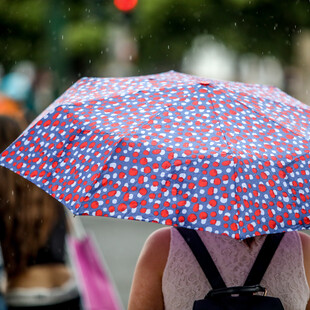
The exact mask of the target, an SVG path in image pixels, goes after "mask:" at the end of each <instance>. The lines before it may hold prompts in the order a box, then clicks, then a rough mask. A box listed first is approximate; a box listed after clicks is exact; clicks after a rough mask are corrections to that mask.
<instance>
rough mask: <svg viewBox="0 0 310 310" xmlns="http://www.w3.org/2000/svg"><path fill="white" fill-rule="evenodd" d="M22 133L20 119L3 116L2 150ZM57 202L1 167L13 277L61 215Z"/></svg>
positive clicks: (2, 212) (1, 222)
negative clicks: (59, 214)
mask: <svg viewBox="0 0 310 310" xmlns="http://www.w3.org/2000/svg"><path fill="white" fill-rule="evenodd" d="M20 133H21V127H20V125H19V123H18V122H17V121H15V120H14V119H12V118H9V117H6V116H0V153H1V152H2V151H3V150H4V149H5V148H6V147H7V146H9V145H10V144H11V143H12V142H13V141H14V140H15V139H16V138H17V137H18V136H19V134H20ZM55 205H60V203H58V202H57V201H56V200H55V199H54V198H52V197H51V196H49V195H48V194H46V193H45V192H44V191H43V190H41V189H39V188H38V187H37V186H35V185H34V184H33V183H31V182H29V181H27V180H26V179H24V178H22V177H21V176H19V175H17V174H15V173H14V172H12V171H10V170H8V169H6V168H4V167H2V166H0V241H1V247H2V253H3V259H4V265H5V269H6V273H7V275H8V278H9V279H10V278H13V277H14V276H18V275H19V274H21V273H22V272H23V271H25V270H26V269H27V266H28V264H29V262H30V261H32V260H33V259H35V257H36V255H37V252H38V250H39V248H40V247H42V246H43V245H44V243H45V242H46V241H47V238H48V236H49V233H50V231H51V228H52V225H53V224H54V222H55V220H56V218H57V217H56V215H57V208H55ZM56 207H57V206H56ZM61 207H62V205H60V206H59V208H61ZM59 208H58V209H59Z"/></svg>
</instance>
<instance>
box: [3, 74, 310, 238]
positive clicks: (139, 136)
mask: <svg viewBox="0 0 310 310" xmlns="http://www.w3.org/2000/svg"><path fill="white" fill-rule="evenodd" d="M309 124H310V107H308V106H306V105H305V104H303V103H301V102H299V101H298V100H296V99H294V98H292V97H290V96H289V95H287V94H286V93H284V92H282V91H281V90H279V89H277V88H275V87H270V86H264V85H257V84H245V83H238V82H229V81H217V80H209V79H205V78H200V77H195V76H191V75H187V74H182V73H177V72H174V71H169V72H166V73H161V74H154V75H146V76H138V77H128V78H83V79H81V80H79V81H77V82H76V83H75V84H74V85H73V86H72V87H70V88H69V89H68V90H67V91H66V92H65V93H64V94H63V95H62V96H61V97H59V98H58V99H57V100H56V101H55V102H54V103H53V104H52V105H51V106H50V107H49V108H48V109H47V110H46V111H44V112H43V113H42V114H41V115H40V116H39V117H38V118H37V119H36V120H35V122H33V123H32V124H31V126H30V127H29V128H28V129H27V130H26V131H25V132H24V133H23V135H22V136H21V137H19V138H18V139H17V140H16V141H15V142H14V143H13V144H12V145H11V146H10V147H9V148H8V149H7V150H5V151H4V152H3V153H2V156H1V159H0V164H1V165H3V166H5V167H7V168H9V169H11V170H13V171H15V172H16V173H18V174H20V175H22V176H23V177H25V178H27V179H28V180H30V181H32V182H33V183H35V184H36V185H38V186H39V187H41V188H42V189H43V190H45V191H46V192H48V193H49V194H50V195H52V196H53V197H55V198H56V199H58V200H59V201H60V202H62V203H63V204H65V205H66V206H67V207H68V208H69V209H70V210H71V211H72V212H73V213H74V214H77V215H96V216H111V217H115V218H122V219H132V220H142V221H147V222H157V223H161V224H165V225H174V226H182V227H187V228H192V229H198V230H206V231H211V232H214V233H219V234H226V235H229V236H231V237H234V238H236V239H243V238H246V237H251V236H255V235H260V234H266V233H274V232H280V231H289V230H300V229H306V228H308V227H309V226H310V199H309V194H310V193H309V190H310V183H309V174H310V149H309V147H310V143H309V137H310V134H309Z"/></svg>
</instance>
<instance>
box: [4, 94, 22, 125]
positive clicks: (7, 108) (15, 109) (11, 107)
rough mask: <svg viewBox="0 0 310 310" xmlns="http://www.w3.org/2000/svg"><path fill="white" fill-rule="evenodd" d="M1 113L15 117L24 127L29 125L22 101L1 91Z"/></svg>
mask: <svg viewBox="0 0 310 310" xmlns="http://www.w3.org/2000/svg"><path fill="white" fill-rule="evenodd" d="M0 115H7V116H9V117H11V118H14V119H15V120H16V121H17V122H18V123H19V124H20V126H21V127H22V129H24V128H25V127H26V125H27V122H26V118H25V111H24V110H23V107H22V106H21V104H20V103H18V102H17V101H15V100H13V99H12V98H10V97H8V96H6V95H5V94H3V93H1V92H0Z"/></svg>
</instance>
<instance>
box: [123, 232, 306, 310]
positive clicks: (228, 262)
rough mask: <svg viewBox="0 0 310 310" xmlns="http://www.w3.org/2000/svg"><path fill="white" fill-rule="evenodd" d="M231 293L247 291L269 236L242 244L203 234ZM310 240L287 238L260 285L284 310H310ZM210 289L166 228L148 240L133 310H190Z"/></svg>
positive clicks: (132, 297) (137, 274) (186, 249)
mask: <svg viewBox="0 0 310 310" xmlns="http://www.w3.org/2000/svg"><path fill="white" fill-rule="evenodd" d="M198 235H199V237H200V238H201V239H202V241H203V243H204V245H205V246H206V248H207V249H208V251H209V253H210V255H211V257H212V259H213V261H214V263H215V265H216V267H217V268H218V270H219V272H220V274H221V276H222V278H223V280H224V282H225V283H226V285H227V287H231V286H242V285H243V284H244V281H245V279H246V277H247V276H248V273H249V271H250V269H251V267H252V264H253V262H254V260H255V259H256V256H257V254H258V252H259V250H260V248H261V246H262V244H263V242H264V240H265V238H266V235H263V236H257V237H254V238H249V239H245V240H243V241H239V240H236V239H233V238H231V237H228V236H223V235H217V234H215V233H210V232H207V231H206V232H204V231H198ZM309 284H310V236H309V235H307V234H305V233H302V232H296V231H295V232H287V233H285V234H284V237H283V238H282V240H281V242H280V244H279V247H278V248H277V249H276V252H275V254H274V256H273V258H272V260H271V262H270V264H269V265H268V269H267V271H266V273H265V274H264V277H263V279H262V281H261V285H262V286H263V287H265V288H266V289H267V296H273V297H277V298H280V300H281V302H282V304H283V307H284V309H285V310H304V309H306V310H309V309H310V303H309V302H308V301H309V297H310V290H309ZM210 290H211V286H210V284H209V282H208V280H207V278H206V276H205V274H204V273H203V271H202V269H201V267H200V265H199V263H198V261H197V260H196V258H195V256H194V254H193V253H192V251H191V250H190V248H189V246H188V245H187V244H186V242H185V240H184V239H183V237H182V236H181V234H180V233H179V232H178V230H177V229H176V228H161V229H159V230H157V231H155V232H154V233H152V234H151V235H150V237H149V238H148V239H147V241H146V243H145V245H144V247H143V249H142V251H141V254H140V257H139V259H138V262H137V266H136V270H135V273H134V279H133V283H132V288H131V292H130V298H129V308H128V309H129V310H144V309H148V310H163V309H165V310H177V309H178V310H179V309H182V310H190V309H193V304H194V301H195V300H199V299H203V298H204V297H205V296H206V294H207V293H208V292H209V291H210Z"/></svg>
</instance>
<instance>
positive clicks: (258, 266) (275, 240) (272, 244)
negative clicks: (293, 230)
mask: <svg viewBox="0 0 310 310" xmlns="http://www.w3.org/2000/svg"><path fill="white" fill-rule="evenodd" d="M283 236H284V233H278V234H271V235H267V237H266V240H265V242H264V243H263V245H262V248H261V249H260V251H259V253H258V255H257V257H256V260H255V262H254V264H253V267H252V269H251V271H250V273H249V275H248V277H247V279H246V281H245V283H244V285H245V286H247V285H255V284H259V283H260V282H261V280H262V278H263V276H264V274H265V272H266V270H267V268H268V266H269V264H270V262H271V260H272V258H273V255H274V253H275V252H276V250H277V248H278V246H279V244H280V242H281V240H282V238H283Z"/></svg>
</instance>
